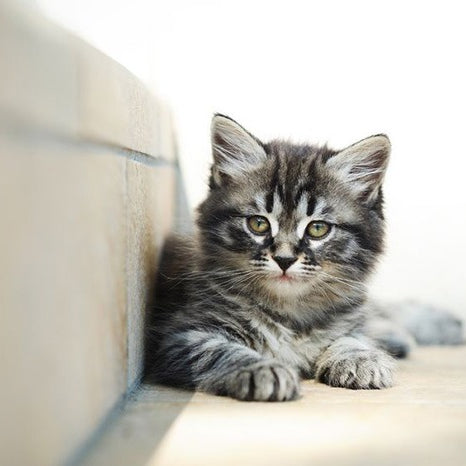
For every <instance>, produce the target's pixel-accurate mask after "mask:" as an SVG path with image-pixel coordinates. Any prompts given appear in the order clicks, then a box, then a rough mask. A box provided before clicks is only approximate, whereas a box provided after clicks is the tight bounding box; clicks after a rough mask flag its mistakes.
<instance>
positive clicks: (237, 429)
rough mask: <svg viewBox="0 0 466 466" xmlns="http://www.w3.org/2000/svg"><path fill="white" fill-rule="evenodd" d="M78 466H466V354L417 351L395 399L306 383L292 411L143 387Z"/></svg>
mask: <svg viewBox="0 0 466 466" xmlns="http://www.w3.org/2000/svg"><path fill="white" fill-rule="evenodd" d="M80 464H88V465H112V466H118V465H122V466H123V465H125V466H129V465H131V466H138V465H150V466H168V465H170V466H172V465H176V466H178V465H190V466H191V465H203V466H205V465H214V466H218V465H249V464H254V465H267V466H271V465H286V466H288V465H307V464H309V465H314V466H315V465H332V466H338V465H367V466H369V465H370V466H372V465H410V466H415V465H442V466H443V465H448V466H450V465H466V346H461V347H430V348H419V349H417V350H416V351H415V352H414V353H413V355H412V356H411V357H410V359H407V360H404V361H400V363H399V369H398V372H397V377H396V385H395V386H394V387H393V388H390V389H386V390H373V391H352V390H345V389H340V388H331V387H328V386H325V385H323V384H319V383H315V382H314V381H307V382H304V383H303V397H302V398H301V399H300V400H298V401H294V402H289V403H245V402H238V401H235V400H230V399H227V398H221V397H214V396H209V395H205V394H201V393H195V394H193V393H191V392H186V391H180V390H172V389H167V388H164V387H152V386H143V387H142V388H141V389H139V390H138V391H137V392H136V393H135V394H134V395H133V397H132V398H131V399H130V400H129V402H128V403H127V405H126V406H125V408H124V410H123V411H122V413H121V414H120V415H119V416H116V417H115V419H114V420H113V421H112V422H110V423H109V425H108V426H107V428H106V429H105V431H104V432H103V434H102V435H101V436H100V438H99V439H98V440H97V441H96V442H95V444H94V445H93V447H92V448H91V449H90V451H89V453H88V455H87V456H86V457H85V458H84V460H82V461H80Z"/></svg>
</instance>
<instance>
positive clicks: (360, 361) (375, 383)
mask: <svg viewBox="0 0 466 466" xmlns="http://www.w3.org/2000/svg"><path fill="white" fill-rule="evenodd" d="M393 367H394V360H393V359H392V358H391V357H390V356H389V355H388V354H387V353H385V352H384V351H382V350H380V349H378V348H376V347H375V345H374V344H373V343H372V342H371V340H369V339H367V338H365V337H363V336H347V337H342V338H339V339H338V340H336V341H335V342H333V343H332V344H331V345H330V346H329V347H328V348H327V349H326V350H325V351H324V352H323V353H322V354H321V355H320V356H319V358H318V360H317V363H316V378H317V379H318V380H319V381H321V382H324V383H326V384H328V385H331V386H332V387H344V388H352V389H361V388H363V389H369V388H385V387H390V386H391V385H392V384H393V380H392V372H393Z"/></svg>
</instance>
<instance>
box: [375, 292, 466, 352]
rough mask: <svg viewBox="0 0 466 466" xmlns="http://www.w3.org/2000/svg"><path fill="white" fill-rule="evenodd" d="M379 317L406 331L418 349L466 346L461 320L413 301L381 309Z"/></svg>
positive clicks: (380, 307) (381, 307)
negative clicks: (435, 346) (422, 346)
mask: <svg viewBox="0 0 466 466" xmlns="http://www.w3.org/2000/svg"><path fill="white" fill-rule="evenodd" d="M376 309H377V313H378V314H379V315H380V316H382V317H383V318H386V319H389V320H390V321H391V322H393V324H394V325H398V326H399V327H401V328H403V329H405V331H407V332H409V334H410V335H412V337H413V338H414V339H415V340H416V343H418V344H419V345H459V344H462V343H464V328H463V322H462V320H461V319H459V318H458V317H456V316H455V315H453V314H452V313H450V312H448V311H445V310H442V309H438V308H435V307H433V306H426V305H422V304H420V303H417V302H413V301H404V302H400V303H393V304H386V305H382V304H379V303H377V305H376Z"/></svg>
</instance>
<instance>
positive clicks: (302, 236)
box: [198, 115, 390, 299]
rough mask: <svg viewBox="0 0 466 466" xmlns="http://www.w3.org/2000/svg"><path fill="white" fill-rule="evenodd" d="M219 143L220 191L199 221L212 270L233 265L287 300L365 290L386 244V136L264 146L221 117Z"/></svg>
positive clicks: (214, 184)
mask: <svg viewBox="0 0 466 466" xmlns="http://www.w3.org/2000/svg"><path fill="white" fill-rule="evenodd" d="M212 147H213V156H214V163H213V166H212V170H211V177H210V192H209V195H208V197H207V199H206V200H205V201H204V202H203V204H201V206H200V208H199V218H198V225H199V228H200V234H201V235H200V236H201V245H202V250H203V253H204V254H203V256H204V261H205V264H207V265H208V267H209V269H223V270H230V271H232V277H234V276H237V277H242V278H243V284H245V285H246V284H247V285H248V286H252V287H254V289H255V290H256V291H259V292H261V293H263V294H267V295H268V296H271V297H273V296H275V297H276V298H279V299H282V298H287V297H289V298H292V299H296V297H303V296H306V295H309V294H314V295H316V294H318V293H320V294H322V296H327V297H328V299H338V297H339V296H340V297H341V299H347V297H348V296H351V295H353V294H358V293H361V290H362V288H361V286H360V285H361V283H362V281H363V280H364V278H365V277H366V276H367V274H368V272H369V271H370V270H371V269H372V267H373V265H374V263H375V261H376V258H377V256H378V255H379V254H380V252H381V251H382V246H383V223H384V222H383V215H382V189H381V186H382V181H383V177H384V173H385V169H386V167H387V162H388V158H389V154H390V142H389V140H388V138H387V137H386V136H385V135H376V136H371V137H369V138H367V139H364V140H362V141H360V142H357V143H355V144H353V145H351V146H349V147H347V148H346V149H343V150H340V151H335V150H331V149H328V148H327V147H316V146H311V145H302V144H292V143H289V142H283V141H271V142H269V143H266V144H264V143H262V142H261V141H259V140H258V139H257V138H256V137H255V136H253V135H252V134H250V133H249V132H248V131H246V130H245V129H244V128H243V127H241V126H240V125H239V124H238V123H236V122H235V121H234V120H232V119H230V118H228V117H226V116H223V115H215V116H214V118H213V121H212ZM238 283H241V280H240V279H238Z"/></svg>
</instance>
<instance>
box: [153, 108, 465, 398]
mask: <svg viewBox="0 0 466 466" xmlns="http://www.w3.org/2000/svg"><path fill="white" fill-rule="evenodd" d="M212 147H213V156H214V163H213V166H212V169H211V177H210V192H209V195H208V197H207V199H206V200H205V201H204V202H203V203H202V204H201V206H200V207H199V211H198V219H197V226H198V233H197V236H196V237H195V238H191V239H190V238H172V239H171V240H170V241H169V242H168V244H167V247H166V251H165V254H164V257H163V259H162V264H161V271H160V275H159V280H158V291H157V305H158V308H157V312H155V313H153V314H152V316H151V319H152V323H151V326H150V335H151V341H152V343H153V344H155V348H151V349H150V351H149V352H148V359H149V363H150V373H151V375H152V378H155V380H157V381H158V382H162V383H165V384H170V385H174V386H178V387H184V388H190V389H198V390H202V391H206V392H209V393H212V394H217V395H226V396H230V397H233V398H237V399H240V400H269V401H282V400H292V399H295V398H296V397H298V396H299V391H300V387H299V380H300V378H314V377H315V378H317V379H318V380H320V381H322V382H324V383H326V384H329V385H331V386H335V387H346V388H352V389H371V388H373V389H376V388H383V387H389V386H391V385H392V383H393V378H392V371H393V366H394V364H393V359H392V356H391V355H389V354H388V353H389V352H391V353H392V354H394V355H398V356H402V355H404V354H405V353H406V352H407V350H408V349H409V345H410V339H411V337H410V336H409V335H408V333H407V332H406V331H400V332H397V331H396V329H398V328H399V327H397V325H396V324H393V322H391V321H389V320H387V319H384V318H383V316H382V314H383V310H377V309H374V307H373V306H372V305H371V304H370V303H368V301H367V297H366V287H365V282H366V279H367V277H368V275H369V274H370V273H371V271H372V270H373V268H374V265H375V263H376V261H377V258H378V256H379V255H380V253H381V252H382V249H383V234H384V218H383V212H382V204H383V196H382V181H383V178H384V174H385V170H386V168H387V163H388V159H389V155H390V141H389V139H388V138H387V136H385V135H383V134H379V135H375V136H371V137H369V138H367V139H364V140H362V141H360V142H357V143H355V144H353V145H351V146H349V147H347V148H346V149H343V150H340V151H335V150H331V149H329V148H327V147H325V146H324V147H317V146H311V145H304V144H292V143H289V142H283V141H272V142H269V143H267V144H264V143H262V142H261V141H259V140H258V139H257V138H256V137H254V136H253V135H252V134H250V133H249V132H248V131H246V130H245V129H244V128H243V127H241V126H240V125H239V124H238V123H236V122H235V121H234V120H232V119H231V118H229V117H226V116H223V115H219V114H217V115H215V116H214V118H213V121H212ZM374 313H377V315H379V317H380V316H382V318H379V320H378V324H376V325H372V324H369V323H368V322H369V318H370V317H371V315H372V314H374ZM381 323H382V325H380V324H381ZM451 325H453V324H451ZM453 327H455V325H453ZM394 328H395V331H393V329H394ZM380 329H382V331H381V330H380ZM455 329H456V327H455ZM369 330H370V331H369ZM455 331H456V330H455ZM455 331H453V333H455ZM369 333H372V334H373V335H375V339H374V338H370V337H369V336H368V335H369ZM455 338H460V337H458V332H456V333H455Z"/></svg>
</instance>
